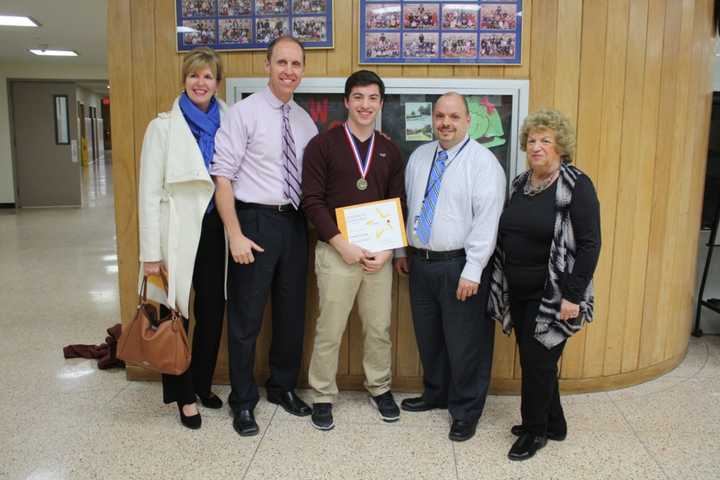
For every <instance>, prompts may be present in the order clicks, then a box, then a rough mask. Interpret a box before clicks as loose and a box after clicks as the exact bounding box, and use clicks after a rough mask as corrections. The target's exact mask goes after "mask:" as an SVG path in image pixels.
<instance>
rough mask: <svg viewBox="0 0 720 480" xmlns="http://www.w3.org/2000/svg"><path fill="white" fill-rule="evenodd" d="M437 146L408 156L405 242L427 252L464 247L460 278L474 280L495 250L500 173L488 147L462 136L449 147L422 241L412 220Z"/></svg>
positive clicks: (502, 200)
mask: <svg viewBox="0 0 720 480" xmlns="http://www.w3.org/2000/svg"><path fill="white" fill-rule="evenodd" d="M466 141H467V144H466V145H464V144H465V142H466ZM463 145H464V146H463ZM441 149H442V147H441V146H440V145H439V143H438V142H437V141H434V142H430V143H426V144H424V145H421V146H420V147H418V148H417V149H416V150H415V151H414V152H413V153H412V155H410V160H408V164H407V167H406V169H405V190H406V192H407V207H408V217H407V238H408V243H409V244H410V245H411V246H413V247H416V248H424V249H427V250H433V251H448V250H457V249H460V248H464V249H465V254H466V263H465V267H464V268H463V272H462V277H463V278H465V279H466V280H470V281H473V282H480V276H481V275H482V271H483V269H484V268H485V265H487V263H488V260H489V259H490V257H491V256H492V254H493V251H494V250H495V242H496V241H497V232H498V223H499V221H500V215H501V213H502V210H503V205H504V203H505V185H506V179H505V172H504V171H503V169H502V167H501V166H500V162H498V160H497V158H495V155H493V154H492V152H490V150H488V149H487V148H485V147H483V146H482V145H480V144H479V143H478V142H476V141H475V140H469V141H468V136H467V135H466V136H465V138H464V139H463V140H462V141H460V142H459V143H458V144H457V145H455V146H454V147H453V148H451V149H449V150H448V151H447V153H448V160H447V162H446V165H447V166H446V168H445V173H444V174H443V177H442V183H441V186H440V193H439V195H438V199H437V203H436V205H435V214H434V216H433V223H432V230H431V233H430V243H429V244H428V245H425V244H423V243H422V242H421V241H420V239H419V238H418V237H417V234H416V233H415V222H416V219H417V218H418V217H419V215H420V209H421V208H422V204H423V200H424V199H425V191H426V188H427V182H428V179H429V177H430V169H431V168H432V164H433V161H434V160H435V156H436V155H437V152H439V151H440V150H441Z"/></svg>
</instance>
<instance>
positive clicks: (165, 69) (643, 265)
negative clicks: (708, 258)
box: [108, 0, 713, 392]
mask: <svg viewBox="0 0 720 480" xmlns="http://www.w3.org/2000/svg"><path fill="white" fill-rule="evenodd" d="M335 8H336V12H335V22H336V24H335V32H336V38H335V48H334V49H333V50H329V51H312V52H309V53H308V55H307V70H306V75H307V76H346V75H348V74H350V73H351V72H352V71H354V70H356V69H358V68H359V66H358V64H357V63H356V62H357V58H358V54H357V49H358V42H357V29H358V25H357V24H358V11H359V1H358V0H335ZM711 19H712V2H711V1H710V0H584V1H581V0H525V2H524V9H523V21H524V41H523V45H522V48H523V51H522V65H521V66H507V67H503V66H458V67H453V66H381V67H377V68H374V70H376V71H377V72H378V73H379V74H380V75H381V76H383V77H388V78H389V77H411V78H417V79H418V82H422V78H423V77H468V78H524V79H529V80H530V91H531V97H530V110H531V111H532V110H535V109H537V108H539V107H542V106H549V107H556V108H559V109H560V110H562V111H564V112H565V113H566V114H568V115H569V116H570V117H571V118H572V119H573V120H574V121H575V122H576V125H577V131H578V151H577V164H578V165H579V167H580V168H581V169H583V170H584V171H585V172H587V173H588V174H589V175H590V176H591V177H592V178H593V180H594V182H595V185H596V187H597V189H598V192H599V196H600V201H601V208H602V229H603V251H602V256H601V259H600V264H599V267H598V271H597V274H596V277H595V284H596V290H597V305H596V320H595V322H594V323H593V324H592V325H590V326H589V327H588V328H586V329H585V330H584V331H583V332H582V333H580V334H579V335H578V336H577V337H576V338H573V339H572V340H571V341H570V342H569V343H568V346H567V348H566V350H565V354H564V356H563V359H562V366H561V375H562V385H563V389H564V390H565V391H592V390H600V389H607V388H616V387H620V386H624V385H629V384H632V383H638V382H640V381H644V380H646V379H649V378H652V377H654V376H657V375H659V374H661V373H663V372H666V371H668V370H670V369H672V368H673V367H674V366H675V365H676V364H677V363H678V362H679V361H680V360H681V359H682V357H683V355H684V353H685V350H686V348H687V343H688V337H689V332H690V323H691V318H692V311H693V292H694V289H695V257H696V250H697V239H698V233H699V224H700V210H701V197H702V190H703V182H704V173H705V157H706V147H707V132H708V122H709V108H710V103H711V91H710V88H711V87H710V71H709V70H710V59H711V49H712V34H713V32H712V25H711V22H712V20H711ZM108 31H109V36H108V40H109V41H108V49H109V70H110V84H111V94H112V96H111V98H112V125H113V146H114V148H113V150H114V151H113V176H114V182H115V206H116V221H117V238H118V258H119V269H120V296H121V305H122V315H123V319H124V320H125V321H126V322H127V321H128V320H129V319H130V318H131V316H132V314H133V312H134V309H135V302H136V298H137V297H136V294H135V291H136V279H137V269H138V265H137V258H138V240H137V211H136V208H137V201H136V197H137V175H138V173H137V172H138V169H137V161H138V159H139V156H140V155H139V153H140V146H141V143H142V137H143V133H144V130H145V127H146V125H147V124H148V122H149V121H150V120H151V119H152V118H153V117H154V116H155V115H156V113H157V112H159V111H163V110H166V109H168V108H169V107H170V105H171V102H172V100H173V98H174V97H175V96H176V95H177V93H178V92H179V91H180V83H179V76H180V73H179V72H180V56H179V55H178V54H177V53H176V51H175V26H174V1H173V0H110V1H109V4H108ZM222 57H223V60H224V62H225V65H226V69H227V76H228V77H235V76H264V75H265V73H264V53H262V52H256V53H248V52H232V53H223V54H222ZM311 265H312V263H311ZM314 285H315V279H314V276H311V278H310V279H309V282H308V295H309V302H308V303H309V306H308V312H307V328H306V341H305V345H306V351H305V360H304V366H305V367H306V366H307V361H308V358H309V353H310V349H311V348H312V336H313V328H314V322H315V317H316V314H317V293H316V290H315V287H314ZM393 288H395V290H396V292H395V293H396V295H395V299H396V302H395V304H394V312H393V327H392V332H393V340H394V345H395V348H394V355H395V357H394V360H395V362H394V384H395V388H396V389H398V390H403V389H405V390H417V389H419V388H420V387H421V377H420V374H421V370H420V364H419V359H418V355H417V351H416V347H415V339H414V334H413V328H412V320H411V317H410V311H409V302H408V286H407V279H405V278H399V279H396V282H395V283H394V287H393ZM269 335H270V332H269V328H265V329H264V330H263V332H262V334H261V339H260V348H259V354H258V362H257V363H258V376H259V377H262V376H264V374H265V373H266V371H267V359H266V355H265V351H266V350H267V344H268V340H269ZM360 335H361V328H360V324H359V322H358V319H357V318H353V320H352V321H351V323H350V327H349V329H348V332H347V333H346V335H345V338H344V343H343V348H342V352H341V361H340V370H339V383H340V384H341V386H344V387H346V388H357V387H360V386H361V378H362V364H361V342H360ZM303 371H305V369H303ZM128 376H129V378H131V379H138V378H148V377H151V375H149V374H148V373H147V372H143V371H140V370H136V369H131V370H130V372H129V375H128ZM216 376H217V378H216V380H217V381H219V382H226V381H227V356H226V355H225V354H224V353H223V354H222V357H221V358H220V361H219V365H218V371H217V375H216ZM519 376H520V367H519V362H518V358H517V354H516V349H515V346H514V343H513V339H511V338H506V337H504V336H503V335H501V334H500V333H498V334H497V335H496V345H495V358H494V367H493V390H494V391H495V392H516V391H518V387H519V381H518V379H519ZM303 380H304V379H303Z"/></svg>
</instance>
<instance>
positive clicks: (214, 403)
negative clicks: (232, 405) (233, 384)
mask: <svg viewBox="0 0 720 480" xmlns="http://www.w3.org/2000/svg"><path fill="white" fill-rule="evenodd" d="M198 398H199V399H200V403H202V406H203V407H206V408H213V409H218V408H222V406H223V401H222V400H220V397H218V396H217V395H215V394H214V393H212V392H210V395H208V396H207V397H203V396H202V395H200V394H198Z"/></svg>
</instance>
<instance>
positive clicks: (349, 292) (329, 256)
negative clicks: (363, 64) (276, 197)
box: [302, 70, 405, 430]
mask: <svg viewBox="0 0 720 480" xmlns="http://www.w3.org/2000/svg"><path fill="white" fill-rule="evenodd" d="M384 97H385V85H384V84H383V81H382V80H381V79H380V77H378V76H377V75H376V74H375V73H373V72H370V71H368V70H360V71H357V72H355V73H353V74H352V75H350V77H348V79H347V81H346V82H345V107H346V108H347V110H348V118H347V122H345V124H344V125H342V126H338V127H335V128H333V129H332V130H330V131H328V132H325V133H322V134H320V135H318V136H316V137H315V138H313V139H312V140H311V141H310V143H308V145H307V147H306V148H305V153H304V157H303V158H304V163H303V179H302V194H303V208H304V210H305V214H306V216H307V218H308V219H309V220H310V222H311V223H312V224H313V225H315V228H316V230H317V233H318V242H317V246H316V247H315V273H316V275H317V281H318V291H319V294H320V305H319V307H320V316H319V317H318V319H317V327H316V331H315V342H314V349H313V354H312V359H311V360H310V370H309V372H308V377H309V382H310V386H311V387H312V389H313V390H314V395H313V411H312V417H311V419H312V424H313V426H315V427H316V428H318V429H320V430H330V429H332V428H333V427H334V423H333V417H332V404H333V402H334V400H335V397H336V395H337V392H338V389H337V384H336V383H335V376H336V375H337V367H338V352H339V350H340V343H341V340H342V336H343V333H344V331H345V327H346V326H347V321H348V316H349V315H350V311H351V310H352V307H353V304H354V303H355V300H356V299H357V304H358V312H359V314H360V319H361V321H362V322H363V334H364V338H363V370H364V371H365V388H366V389H367V390H368V392H369V393H370V403H371V404H372V405H373V406H374V407H375V408H376V409H377V410H378V412H379V414H380V417H381V418H382V419H383V420H384V421H386V422H394V421H397V420H398V419H399V418H400V409H399V408H398V406H397V404H396V403H395V400H394V399H393V396H392V393H391V392H390V379H391V374H390V367H391V340H390V311H391V298H392V266H391V263H392V262H391V259H392V256H393V252H392V250H386V251H381V252H368V251H366V250H364V249H362V248H360V247H359V246H357V245H353V244H351V243H349V242H348V241H347V240H345V239H344V238H343V237H342V235H341V234H340V230H339V229H338V226H337V223H336V218H335V209H336V208H338V207H346V206H350V205H356V204H359V203H366V202H373V201H377V200H385V199H389V198H395V197H399V198H400V199H401V201H402V202H403V204H404V200H405V180H404V169H405V165H404V162H403V159H402V156H401V154H400V150H398V148H397V147H396V146H395V145H394V144H393V143H392V142H391V141H390V140H388V139H387V138H385V137H384V136H383V135H382V134H380V133H379V132H376V131H375V119H376V117H377V116H378V114H379V113H380V111H381V110H382V106H383V100H384Z"/></svg>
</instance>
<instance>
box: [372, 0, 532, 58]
mask: <svg viewBox="0 0 720 480" xmlns="http://www.w3.org/2000/svg"><path fill="white" fill-rule="evenodd" d="M521 37H522V0H494V1H493V0H473V1H468V0H453V1H448V0H442V1H434V2H432V1H431V2H419V1H417V0H413V1H410V0H396V1H388V0H360V63H405V64H408V63H415V64H417V63H420V64H423V63H424V64H435V63H455V64H457V63H461V64H462V63H471V64H472V63H475V64H520V43H521Z"/></svg>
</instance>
